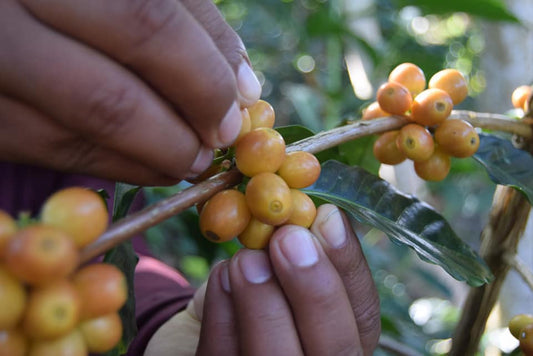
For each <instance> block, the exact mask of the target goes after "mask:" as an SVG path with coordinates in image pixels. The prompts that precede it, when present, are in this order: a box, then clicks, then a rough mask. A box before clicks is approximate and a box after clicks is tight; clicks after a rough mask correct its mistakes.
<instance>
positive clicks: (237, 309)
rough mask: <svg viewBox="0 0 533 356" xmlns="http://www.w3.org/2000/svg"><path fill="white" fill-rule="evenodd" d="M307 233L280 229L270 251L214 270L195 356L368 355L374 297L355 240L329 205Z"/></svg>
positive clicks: (374, 335) (376, 319) (246, 253)
mask: <svg viewBox="0 0 533 356" xmlns="http://www.w3.org/2000/svg"><path fill="white" fill-rule="evenodd" d="M311 231H312V233H313V234H310V233H309V232H308V230H307V229H304V228H301V227H297V226H284V227H281V228H280V229H279V230H278V231H277V232H276V233H275V234H274V236H273V237H272V241H271V242H270V245H269V250H268V252H266V251H258V250H248V249H243V250H240V251H239V252H238V253H237V254H236V255H235V256H234V257H233V258H232V259H231V260H230V261H226V262H222V263H220V264H219V265H217V266H216V267H215V268H214V269H213V271H212V273H211V275H210V278H209V281H208V284H207V291H206V295H205V301H204V308H203V316H202V327H201V333H200V340H199V344H198V350H197V355H200V356H201V355H210V356H211V355H241V354H242V355H291V356H292V355H304V354H305V355H320V356H322V355H370V354H372V352H373V350H374V348H375V347H376V345H377V342H378V338H379V334H380V316H379V299H378V295H377V291H376V288H375V285H374V282H373V280H372V276H371V274H370V271H369V268H368V265H367V263H366V260H365V258H364V256H363V254H362V251H361V247H360V245H359V242H358V240H357V238H356V237H355V235H354V233H353V231H352V229H351V227H350V224H349V222H348V221H347V220H346V218H345V217H344V216H343V214H342V213H340V211H339V210H338V209H337V208H336V207H335V206H333V205H323V206H321V207H320V208H319V209H318V214H317V218H316V219H315V223H314V224H313V226H312V228H311ZM313 235H314V236H313Z"/></svg>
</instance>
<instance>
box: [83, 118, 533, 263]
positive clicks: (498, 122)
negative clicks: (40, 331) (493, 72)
mask: <svg viewBox="0 0 533 356" xmlns="http://www.w3.org/2000/svg"><path fill="white" fill-rule="evenodd" d="M450 118H455V119H458V118H460V119H464V120H467V121H469V122H471V123H472V124H473V125H474V126H479V127H482V128H486V129H493V130H500V131H505V132H510V133H513V134H517V135H522V136H523V137H525V138H531V137H533V130H532V129H531V127H530V126H529V125H527V124H525V123H523V122H521V121H517V120H512V119H509V118H507V117H506V116H503V115H497V114H487V113H475V112H472V111H453V112H452V115H451V116H450ZM408 122H409V121H408V120H406V119H405V118H401V117H395V116H390V117H383V118H378V119H374V120H369V121H356V122H354V123H351V124H348V125H344V126H341V127H337V128H334V129H331V130H328V131H323V132H320V133H318V134H316V135H314V136H311V137H308V138H306V139H303V140H300V141H298V142H295V143H293V144H291V145H288V146H287V151H288V152H290V151H298V150H300V151H307V152H310V153H318V152H321V151H324V150H326V149H328V148H331V147H335V146H338V145H340V144H341V143H344V142H348V141H351V140H355V139H357V138H361V137H364V136H368V135H373V134H379V133H382V132H386V131H390V130H395V129H399V128H401V127H402V126H403V125H405V124H407V123H408ZM239 180H240V175H239V173H238V172H236V170H235V169H231V170H229V171H227V172H224V173H221V174H218V175H217V176H215V177H213V178H211V179H208V180H207V181H205V182H202V183H199V184H196V185H194V186H191V187H189V188H187V189H185V190H183V191H181V192H179V193H177V194H176V195H173V196H171V197H168V198H166V199H163V200H161V201H160V202H158V203H156V204H154V205H151V206H148V207H146V208H145V209H143V210H141V211H139V212H137V213H135V214H131V215H129V216H128V217H126V218H124V219H122V220H120V221H118V222H116V223H114V224H113V225H111V226H110V228H109V229H108V230H107V231H106V232H105V233H104V234H102V236H100V238H98V240H96V241H95V242H93V243H92V244H90V245H89V246H87V247H85V248H84V249H83V250H82V251H81V261H82V262H87V261H89V260H91V259H93V258H94V257H96V256H98V255H100V254H102V253H105V252H106V251H108V250H109V249H111V248H112V247H114V246H116V245H118V244H119V243H121V242H123V241H125V240H127V239H128V238H130V237H131V236H134V235H136V234H139V233H141V232H143V231H145V230H147V229H148V228H150V227H152V226H155V225H157V224H159V223H160V222H162V221H163V220H165V219H168V218H170V217H171V216H174V215H177V214H179V213H180V212H182V211H183V210H185V209H187V208H189V207H191V206H193V205H194V204H196V203H199V202H202V201H205V200H207V199H208V198H209V197H211V196H212V195H213V194H215V193H217V192H218V191H220V190H223V189H225V188H228V187H230V186H232V185H235V184H238V183H239Z"/></svg>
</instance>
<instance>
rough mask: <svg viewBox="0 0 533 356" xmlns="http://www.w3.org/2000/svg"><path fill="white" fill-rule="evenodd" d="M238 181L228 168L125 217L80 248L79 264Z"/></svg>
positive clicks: (234, 171)
mask: <svg viewBox="0 0 533 356" xmlns="http://www.w3.org/2000/svg"><path fill="white" fill-rule="evenodd" d="M241 179H242V175H241V174H240V173H239V171H237V170H236V169H231V170H229V171H227V172H223V173H220V174H217V175H216V176H214V177H211V178H209V179H207V180H205V181H203V182H201V183H198V184H196V185H193V186H191V187H189V188H187V189H184V190H182V191H180V192H178V193H177V194H174V195H172V196H170V197H168V198H165V199H162V200H160V201H159V202H157V203H155V204H153V205H150V206H147V207H146V208H144V209H143V210H140V211H138V212H136V213H133V214H130V215H128V216H126V217H125V218H123V219H121V220H119V221H117V222H116V223H114V224H112V225H111V226H110V227H109V229H108V230H107V231H106V232H104V233H103V234H102V235H101V236H100V237H99V238H98V239H97V240H96V241H95V242H93V243H91V244H89V245H88V246H86V247H85V248H83V249H82V250H81V256H80V261H81V262H82V263H84V262H88V261H90V260H92V259H93V258H95V257H97V256H99V255H101V254H103V253H105V252H106V251H108V250H110V249H111V248H113V247H115V246H116V245H118V244H120V243H121V242H124V241H126V240H128V239H129V238H131V237H132V236H135V235H137V234H139V233H141V232H143V231H145V230H147V229H148V228H150V227H152V226H155V225H157V224H159V223H161V222H162V221H164V220H166V219H168V218H170V217H172V216H174V215H177V214H179V213H181V212H182V211H184V210H186V209H187V208H190V207H192V206H194V205H195V204H198V203H200V202H203V201H206V200H207V199H209V198H210V197H211V196H212V195H213V194H214V193H216V192H218V191H220V190H223V189H226V188H229V187H231V186H234V185H236V184H238V183H239V182H240V181H241Z"/></svg>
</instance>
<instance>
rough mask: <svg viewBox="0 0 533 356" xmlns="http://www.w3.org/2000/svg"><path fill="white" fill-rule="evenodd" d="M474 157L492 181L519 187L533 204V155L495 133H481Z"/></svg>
mask: <svg viewBox="0 0 533 356" xmlns="http://www.w3.org/2000/svg"><path fill="white" fill-rule="evenodd" d="M479 141H480V143H479V148H478V150H477V152H476V153H475V154H474V156H473V157H474V159H476V160H477V161H478V162H479V163H481V164H482V165H483V166H484V167H485V169H486V170H487V173H488V174H489V176H490V178H491V179H492V181H493V182H494V183H496V184H501V185H507V186H511V187H513V188H516V189H518V190H519V191H521V192H522V193H524V195H525V196H526V198H527V200H528V201H529V203H530V204H533V157H531V155H530V154H529V153H528V152H525V151H523V150H520V149H518V148H516V147H514V146H513V144H512V143H511V142H510V141H509V140H505V139H502V138H499V137H497V136H494V135H486V134H480V135H479Z"/></svg>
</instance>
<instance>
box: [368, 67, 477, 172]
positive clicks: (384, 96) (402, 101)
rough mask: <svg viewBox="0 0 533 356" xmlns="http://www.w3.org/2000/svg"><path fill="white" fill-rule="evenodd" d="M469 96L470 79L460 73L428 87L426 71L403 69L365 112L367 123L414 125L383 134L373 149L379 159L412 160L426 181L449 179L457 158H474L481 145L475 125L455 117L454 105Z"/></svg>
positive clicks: (436, 78)
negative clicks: (393, 119)
mask: <svg viewBox="0 0 533 356" xmlns="http://www.w3.org/2000/svg"><path fill="white" fill-rule="evenodd" d="M467 96H468V87H467V83H466V80H465V78H464V76H463V75H462V74H461V73H460V72H459V71H457V70H455V69H443V70H441V71H439V72H437V73H436V74H434V75H433V76H432V77H431V78H430V80H429V82H428V83H427V88H426V77H425V74H424V72H423V71H422V69H421V68H420V67H418V66H417V65H415V64H413V63H402V64H400V65H398V66H397V67H396V68H394V69H393V70H392V71H391V72H390V74H389V78H388V81H387V82H385V83H384V84H382V85H381V86H380V87H379V88H378V90H377V93H376V101H375V102H373V103H371V104H370V105H369V106H368V107H367V108H366V109H365V110H364V111H363V114H362V119H363V120H372V119H375V118H380V117H386V116H391V115H396V116H401V117H404V118H406V119H407V120H408V123H407V124H406V125H405V126H403V127H402V128H401V129H399V130H392V131H387V132H385V133H383V134H381V135H380V137H379V138H378V139H377V140H376V142H375V144H374V147H373V152H374V156H375V157H376V158H377V159H378V160H379V161H380V162H381V163H384V164H390V165H395V164H399V163H401V162H403V161H404V160H406V159H410V160H412V161H413V162H414V168H415V171H416V174H417V175H418V176H419V177H420V178H422V179H425V180H429V181H440V180H443V179H444V178H446V176H447V175H448V173H449V171H450V165H451V157H459V158H464V157H469V156H471V155H473V154H474V153H475V152H476V151H477V149H478V147H479V136H478V134H477V132H476V130H475V129H474V127H473V126H472V125H471V124H470V123H468V122H466V121H464V120H460V119H449V116H450V113H451V112H452V109H453V107H454V105H457V104H459V103H460V102H462V101H463V100H464V99H465V98H466V97H467Z"/></svg>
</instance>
